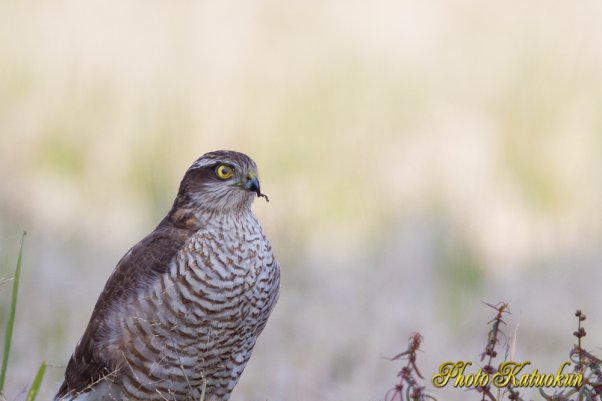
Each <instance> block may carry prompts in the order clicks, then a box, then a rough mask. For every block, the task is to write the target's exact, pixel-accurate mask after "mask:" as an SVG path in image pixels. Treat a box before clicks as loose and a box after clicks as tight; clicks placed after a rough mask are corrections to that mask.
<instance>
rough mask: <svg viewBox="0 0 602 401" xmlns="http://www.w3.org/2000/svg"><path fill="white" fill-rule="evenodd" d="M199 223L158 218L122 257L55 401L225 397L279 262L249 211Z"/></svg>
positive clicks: (273, 286) (261, 318)
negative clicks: (183, 224) (186, 225)
mask: <svg viewBox="0 0 602 401" xmlns="http://www.w3.org/2000/svg"><path fill="white" fill-rule="evenodd" d="M205 221H206V222H207V224H206V225H205V226H204V227H202V228H200V229H198V230H195V231H192V230H185V229H182V228H176V227H173V226H172V225H171V224H170V223H169V221H167V220H164V221H163V222H162V223H161V225H159V227H157V229H156V230H155V231H154V232H153V233H152V234H150V235H149V236H148V237H147V238H145V239H144V240H142V241H141V242H140V243H139V244H138V245H136V246H135V247H134V248H133V249H132V250H131V251H130V252H128V254H126V256H125V257H124V258H123V259H122V261H121V262H120V263H119V265H118V266H117V269H116V271H115V272H114V274H113V275H112V277H111V278H110V280H109V282H108V283H107V285H106V287H105V290H104V291H103V294H102V295H101V298H100V299H99V301H98V303H97V305H96V308H95V310H94V314H93V318H92V319H91V321H90V324H89V327H88V329H87V331H86V334H84V338H83V339H82V342H80V344H79V345H78V347H77V349H76V351H75V353H74V355H73V357H72V358H71V360H70V362H69V366H68V369H67V372H68V373H69V372H71V376H67V375H66V380H65V383H64V384H63V388H62V389H61V390H62V391H60V392H59V396H57V399H61V397H65V396H68V395H71V396H73V395H74V394H78V393H81V394H82V395H81V396H79V397H75V398H72V399H76V400H84V399H85V400H97V399H98V400H101V399H103V400H111V399H123V400H126V399H127V400H165V399H167V400H199V399H200V398H201V394H205V395H206V397H205V399H206V400H216V401H217V400H227V399H228V397H229V394H230V392H231V391H232V389H233V388H234V386H235V384H236V383H237V381H238V379H239V377H240V375H241V373H242V371H243V369H244V367H245V365H246V363H247V361H248V360H249V358H250V356H251V352H252V350H253V346H254V345H255V341H256V339H257V336H258V335H259V334H260V333H261V331H262V330H263V328H264V326H265V324H266V322H267V319H268V316H269V314H270V312H271V310H272V308H273V306H274V304H275V303H276V300H277V298H278V287H279V269H278V264H277V262H276V261H275V260H274V257H273V255H272V250H271V246H270V244H269V242H268V241H267V239H266V238H265V235H264V234H263V231H262V229H261V227H260V225H259V223H258V222H257V220H256V218H255V216H254V215H253V213H252V212H250V210H249V211H247V212H246V213H244V214H243V215H236V216H235V215H230V214H224V215H221V216H213V217H212V218H209V219H207V220H205ZM162 266H164V267H162ZM82 373H85V374H82ZM82 378H87V379H84V380H82ZM100 382H102V386H97V385H98V384H99V383H100ZM92 388H93V389H94V391H90V392H88V391H87V390H90V389H92ZM207 395H208V396H209V397H210V398H207Z"/></svg>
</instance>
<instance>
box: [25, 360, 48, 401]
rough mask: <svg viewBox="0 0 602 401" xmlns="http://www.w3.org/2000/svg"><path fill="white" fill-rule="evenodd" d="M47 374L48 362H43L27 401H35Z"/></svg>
mask: <svg viewBox="0 0 602 401" xmlns="http://www.w3.org/2000/svg"><path fill="white" fill-rule="evenodd" d="M45 372H46V362H42V364H41V365H40V368H39V369H38V373H37V374H36V378H35V379H34V381H33V383H32V384H31V388H30V389H29V393H27V398H26V399H25V401H34V400H35V399H36V396H37V395H38V390H39V389H40V384H42V379H43V378H44V373H45Z"/></svg>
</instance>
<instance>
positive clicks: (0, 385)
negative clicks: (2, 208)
mask: <svg viewBox="0 0 602 401" xmlns="http://www.w3.org/2000/svg"><path fill="white" fill-rule="evenodd" d="M25 234H26V233H23V237H21V249H19V258H18V259H17V268H16V269H15V278H14V279H13V293H12V300H11V303H10V313H9V314H8V322H7V323H6V335H5V337H4V355H3V356H2V371H0V392H1V391H2V390H4V380H5V379H6V367H7V366H8V356H9V354H10V345H11V342H12V338H13V326H14V324H15V312H16V310H17V295H18V294H19V277H20V276H21V257H22V256H23V242H24V241H25Z"/></svg>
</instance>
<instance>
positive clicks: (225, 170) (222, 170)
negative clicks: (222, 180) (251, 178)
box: [219, 166, 230, 175]
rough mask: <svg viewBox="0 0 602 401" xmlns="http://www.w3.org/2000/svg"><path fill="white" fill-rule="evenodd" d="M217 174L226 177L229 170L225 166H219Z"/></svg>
mask: <svg viewBox="0 0 602 401" xmlns="http://www.w3.org/2000/svg"><path fill="white" fill-rule="evenodd" d="M219 172H220V173H221V175H228V174H230V169H229V168H228V167H226V166H221V167H220V168H219Z"/></svg>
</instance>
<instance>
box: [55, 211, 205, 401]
mask: <svg viewBox="0 0 602 401" xmlns="http://www.w3.org/2000/svg"><path fill="white" fill-rule="evenodd" d="M169 217H172V216H169ZM169 217H168V218H166V219H164V220H163V221H162V222H161V224H159V226H158V227H157V228H156V229H155V230H154V231H153V232H152V233H151V234H149V235H148V236H147V237H146V238H144V239H143V240H142V241H140V242H139V243H138V244H136V245H135V246H134V247H133V248H132V249H131V250H130V251H129V252H128V253H127V254H126V255H125V256H124V257H123V258H122V259H121V260H120V261H119V263H118V264H117V267H116V268H115V271H114V272H113V274H112V275H111V277H109V280H108V281H107V283H106V285H105V287H104V290H103V291H102V293H101V294H100V296H99V298H98V301H97V302H96V306H95V307H94V311H93V312H92V317H91V318H90V322H89V323H88V327H87V328H86V331H85V332H84V335H83V336H82V338H81V340H80V342H79V344H78V345H77V347H76V348H75V352H74V353H73V355H72V356H71V359H70V360H69V363H68V364H67V370H66V371H65V380H64V382H63V384H62V385H61V387H60V389H59V391H58V393H57V395H56V397H55V399H56V400H60V399H62V398H64V397H65V396H67V395H75V394H78V393H82V392H86V391H88V390H90V388H91V387H92V385H93V384H94V383H96V382H97V381H99V380H101V379H102V378H103V377H105V376H106V375H107V374H109V373H110V372H112V371H113V370H114V369H115V367H113V366H106V364H105V362H104V361H103V360H102V358H100V356H99V355H100V354H101V353H102V352H103V350H102V349H99V347H98V346H97V345H98V344H99V343H100V340H101V338H102V336H103V333H104V328H105V325H106V321H105V318H106V315H107V312H108V311H110V308H111V306H112V305H115V304H119V303H120V302H123V300H124V298H125V297H127V296H129V295H130V294H131V293H133V292H135V291H136V290H137V289H139V288H141V287H145V286H147V285H149V284H150V283H152V282H153V281H154V280H155V279H156V278H157V277H158V276H159V275H160V274H163V273H165V272H166V271H167V270H168V268H169V264H170V261H171V260H172V258H173V257H174V255H175V254H176V253H177V252H178V250H180V249H181V248H182V246H183V245H184V243H185V242H186V241H187V240H188V239H189V238H190V237H191V236H192V235H193V234H194V232H195V231H196V230H195V228H197V227H191V225H188V224H177V226H176V225H174V224H172V223H171V222H170V220H171V219H170V218H169Z"/></svg>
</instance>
